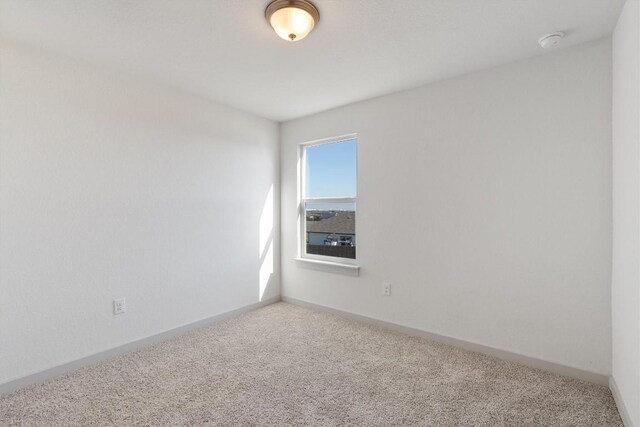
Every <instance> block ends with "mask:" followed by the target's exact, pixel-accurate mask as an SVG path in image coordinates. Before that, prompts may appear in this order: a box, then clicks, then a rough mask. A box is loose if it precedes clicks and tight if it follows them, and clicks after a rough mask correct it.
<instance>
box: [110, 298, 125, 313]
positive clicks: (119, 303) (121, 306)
mask: <svg viewBox="0 0 640 427" xmlns="http://www.w3.org/2000/svg"><path fill="white" fill-rule="evenodd" d="M125 311H127V303H126V301H125V299H124V298H117V299H114V300H113V314H122V313H124V312H125Z"/></svg>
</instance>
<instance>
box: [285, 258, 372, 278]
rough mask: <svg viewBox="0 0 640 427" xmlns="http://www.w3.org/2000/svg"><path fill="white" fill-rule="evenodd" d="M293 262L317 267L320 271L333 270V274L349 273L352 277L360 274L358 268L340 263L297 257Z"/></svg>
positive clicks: (357, 266)
mask: <svg viewBox="0 0 640 427" xmlns="http://www.w3.org/2000/svg"><path fill="white" fill-rule="evenodd" d="M294 260H296V261H298V262H301V263H304V264H307V265H309V266H312V267H318V269H322V270H325V271H327V270H333V271H334V272H340V271H342V272H349V273H351V274H353V275H354V276H357V275H358V274H359V273H360V266H359V265H354V264H343V263H341V262H333V261H323V260H319V259H311V258H301V257H297V258H294Z"/></svg>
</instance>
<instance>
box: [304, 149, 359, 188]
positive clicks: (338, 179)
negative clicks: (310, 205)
mask: <svg viewBox="0 0 640 427" xmlns="http://www.w3.org/2000/svg"><path fill="white" fill-rule="evenodd" d="M356 153H357V147H356V140H355V139H350V140H347V141H341V142H335V143H330V144H320V145H312V146H309V147H305V155H306V161H307V162H306V165H305V170H306V177H305V179H306V182H305V190H306V194H305V197H307V198H311V197H356V192H357V178H356V176H357V154H356Z"/></svg>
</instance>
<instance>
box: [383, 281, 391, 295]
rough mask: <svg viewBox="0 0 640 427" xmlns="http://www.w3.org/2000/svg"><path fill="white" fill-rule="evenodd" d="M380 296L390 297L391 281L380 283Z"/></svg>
mask: <svg viewBox="0 0 640 427" xmlns="http://www.w3.org/2000/svg"><path fill="white" fill-rule="evenodd" d="M382 296H383V297H390V296H391V283H387V282H385V283H383V284H382Z"/></svg>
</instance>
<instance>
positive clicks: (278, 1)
mask: <svg viewBox="0 0 640 427" xmlns="http://www.w3.org/2000/svg"><path fill="white" fill-rule="evenodd" d="M264 16H265V18H267V22H268V23H269V24H270V25H271V26H272V27H273V29H274V30H275V32H276V34H278V35H279V36H280V37H281V38H283V39H285V40H288V41H292V42H297V41H298V40H302V39H303V38H305V37H306V36H307V35H308V34H309V33H310V32H311V30H313V27H314V26H315V25H316V24H317V23H318V21H319V20H320V12H318V9H317V8H316V7H315V6H314V5H313V3H311V2H309V1H307V0H273V1H272V2H271V3H269V6H267V9H266V10H265V11H264Z"/></svg>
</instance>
